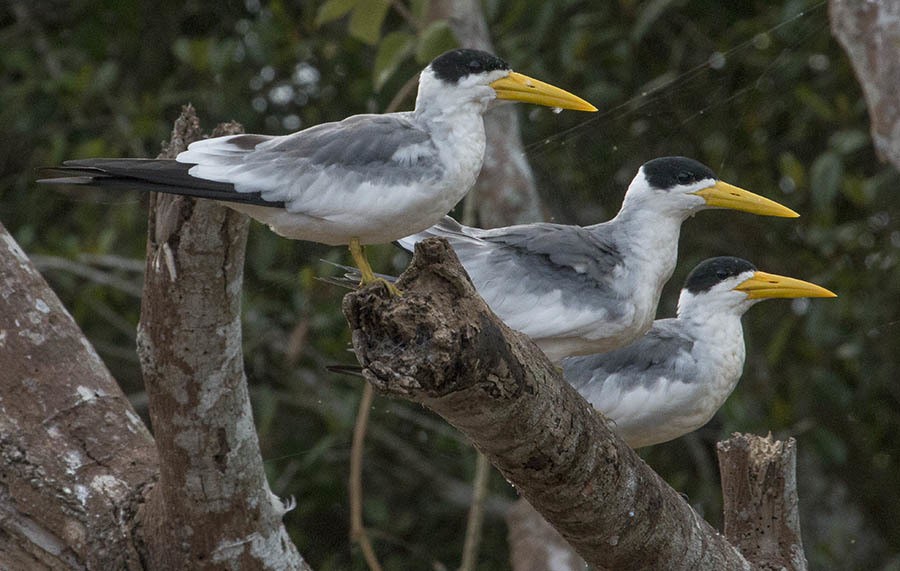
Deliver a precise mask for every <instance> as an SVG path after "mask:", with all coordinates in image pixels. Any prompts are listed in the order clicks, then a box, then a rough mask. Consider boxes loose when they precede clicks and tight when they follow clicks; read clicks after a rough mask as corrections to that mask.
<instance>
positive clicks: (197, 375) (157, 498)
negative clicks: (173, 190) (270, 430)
mask: <svg viewBox="0 0 900 571" xmlns="http://www.w3.org/2000/svg"><path fill="white" fill-rule="evenodd" d="M235 132H241V129H240V126H238V125H226V126H225V127H224V128H221V129H219V130H218V133H214V134H227V133H235ZM200 137H201V133H200V128H199V120H198V119H197V116H196V114H195V113H194V111H193V109H192V108H190V107H189V106H188V107H186V108H185V109H184V111H183V112H182V115H181V117H179V119H178V121H176V124H175V130H174V131H173V133H172V141H171V144H170V145H169V147H168V149H167V152H166V153H164V156H168V157H174V156H175V155H176V154H177V153H178V152H180V151H182V150H184V149H185V148H186V147H187V145H188V144H189V143H190V142H192V141H195V140H197V139H199V138H200ZM247 227H248V219H247V218H246V217H245V216H243V215H241V214H238V213H236V212H234V211H232V210H230V209H227V208H224V207H222V206H220V205H219V204H217V203H215V202H211V201H206V200H197V201H195V200H191V199H188V198H183V197H178V196H170V195H154V196H152V198H151V201H150V224H149V239H148V244H147V269H146V278H145V285H144V295H143V301H142V310H141V323H140V326H139V329H138V352H139V354H140V357H141V364H142V369H143V374H144V382H145V385H146V388H147V397H148V404H149V411H150V418H151V420H152V423H153V429H154V434H155V436H156V443H157V448H158V450H159V457H160V479H159V483H158V485H157V486H156V487H155V488H154V489H153V490H152V492H151V494H150V497H149V498H148V501H147V504H145V506H144V509H143V510H142V511H141V513H140V514H139V515H140V525H141V530H142V531H143V539H144V542H145V543H144V545H143V546H142V554H143V555H144V557H145V561H146V565H147V567H148V568H151V569H213V568H214V569H222V568H241V569H308V566H307V565H306V563H305V562H304V561H303V559H302V558H301V557H300V555H299V554H298V553H297V550H296V548H295V547H294V545H293V543H291V540H290V538H289V537H288V535H287V531H286V530H285V528H284V526H283V525H282V522H281V518H282V515H283V514H284V512H285V511H286V509H287V506H286V505H285V503H284V502H282V501H281V500H279V499H278V498H277V497H275V496H274V495H273V494H272V492H271V491H270V490H269V486H268V483H267V482H266V478H265V473H264V471H263V463H262V456H261V454H260V450H259V442H258V440H257V436H256V431H255V430H254V426H253V416H252V412H251V408H250V399H249V395H248V391H247V383H246V380H245V378H244V370H243V356H242V353H241V320H240V292H241V284H242V277H243V274H242V271H243V264H244V246H245V244H246V237H247Z"/></svg>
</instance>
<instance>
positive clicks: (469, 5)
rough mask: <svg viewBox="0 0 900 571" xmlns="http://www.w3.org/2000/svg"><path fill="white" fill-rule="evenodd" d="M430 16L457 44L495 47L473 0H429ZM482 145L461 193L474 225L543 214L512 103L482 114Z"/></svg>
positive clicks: (518, 220)
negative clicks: (478, 164) (477, 166)
mask: <svg viewBox="0 0 900 571" xmlns="http://www.w3.org/2000/svg"><path fill="white" fill-rule="evenodd" d="M429 16H430V18H431V19H432V20H447V21H448V22H449V24H450V29H451V30H453V34H454V35H455V36H456V39H457V41H459V44H460V46H462V47H465V48H474V49H479V50H485V51H488V52H491V53H493V52H494V46H493V44H492V43H491V37H490V34H489V33H488V29H487V23H486V22H485V20H484V13H483V12H482V10H481V3H480V2H478V1H477V0H434V1H433V2H432V3H431V11H430V14H429ZM484 129H485V134H486V135H487V146H486V148H485V152H484V166H482V168H481V174H480V175H479V176H478V181H477V182H476V183H475V187H474V188H472V190H470V191H469V194H468V195H467V196H466V201H467V202H466V210H467V211H468V212H471V213H473V214H474V218H475V219H476V220H474V221H472V223H473V224H475V225H477V226H480V227H482V228H495V227H497V226H509V225H512V224H522V223H525V222H537V221H539V220H542V219H543V214H542V212H541V199H540V196H538V193H537V188H536V187H535V184H534V174H533V173H532V171H531V166H530V165H529V164H528V159H527V158H526V157H525V148H524V146H523V145H522V135H521V133H520V132H519V115H518V111H517V110H516V106H515V105H502V106H499V107H496V108H494V109H492V110H491V111H489V112H488V113H487V114H486V115H485V117H484Z"/></svg>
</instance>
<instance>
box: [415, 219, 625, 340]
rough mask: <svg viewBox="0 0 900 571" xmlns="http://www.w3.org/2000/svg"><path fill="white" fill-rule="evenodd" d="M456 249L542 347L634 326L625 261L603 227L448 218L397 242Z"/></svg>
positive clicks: (492, 299)
mask: <svg viewBox="0 0 900 571" xmlns="http://www.w3.org/2000/svg"><path fill="white" fill-rule="evenodd" d="M432 236H439V237H442V238H446V239H447V240H449V241H450V244H451V246H452V247H453V249H454V250H455V251H456V254H457V255H458V256H459V259H460V261H461V262H462V264H463V266H465V268H466V271H467V272H468V273H469V276H470V277H471V278H472V281H473V282H474V283H475V287H476V288H477V289H478V292H479V293H480V294H481V296H482V297H483V298H484V299H485V301H487V303H488V304H489V305H490V306H491V309H493V310H494V312H495V313H497V315H499V316H500V317H501V318H502V319H503V320H504V321H505V322H506V323H507V324H508V325H509V326H510V327H512V328H513V329H516V330H518V331H522V332H523V333H526V334H528V335H529V336H531V337H532V338H533V339H535V341H537V342H538V344H540V343H541V340H542V339H553V338H556V337H578V336H580V335H593V334H596V332H597V327H598V323H603V322H611V321H628V320H629V319H630V317H627V316H628V315H629V314H630V312H632V311H633V306H632V305H631V304H629V303H624V302H623V300H622V299H620V296H618V295H617V294H616V293H615V288H614V285H615V280H616V278H617V277H616V271H615V270H616V267H617V266H618V265H619V264H621V262H622V255H621V253H620V251H619V249H618V248H617V247H616V244H615V242H614V241H613V240H611V239H608V238H609V237H607V236H605V234H604V232H603V229H602V225H598V226H597V227H594V228H592V229H591V230H588V229H585V228H582V227H580V226H564V225H560V224H526V225H521V226H510V227H507V228H497V229H493V230H479V229H477V228H470V227H467V226H463V225H461V224H459V223H457V222H456V221H454V220H453V219H452V218H449V217H445V218H444V219H443V220H442V221H441V222H440V223H439V224H437V225H435V226H432V227H431V228H429V229H427V230H425V231H424V232H421V233H419V234H416V235H414V236H409V237H407V238H404V239H402V240H400V241H399V244H400V245H401V246H402V247H404V248H406V249H408V250H412V247H413V245H414V244H415V243H416V242H418V241H420V240H422V239H424V238H427V237H432Z"/></svg>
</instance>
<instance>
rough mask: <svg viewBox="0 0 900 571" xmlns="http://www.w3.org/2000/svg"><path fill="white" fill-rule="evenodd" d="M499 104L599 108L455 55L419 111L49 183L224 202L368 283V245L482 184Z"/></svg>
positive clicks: (218, 141) (195, 148)
mask: <svg viewBox="0 0 900 571" xmlns="http://www.w3.org/2000/svg"><path fill="white" fill-rule="evenodd" d="M495 100H508V101H523V102H527V103H534V104H537V105H545V106H549V107H554V108H559V109H575V110H581V111H596V110H597V108H596V107H594V106H593V105H591V104H590V103H588V102H587V101H584V100H583V99H581V98H579V97H576V96H575V95H572V94H571V93H568V92H566V91H563V90H562V89H559V88H557V87H554V86H552V85H549V84H546V83H543V82H541V81H538V80H536V79H533V78H530V77H528V76H526V75H523V74H520V73H516V72H514V71H512V70H511V69H510V67H509V65H508V64H507V63H506V62H505V61H503V60H502V59H500V58H499V57H496V56H494V55H491V54H489V53H486V52H483V51H478V50H469V49H457V50H452V51H449V52H446V53H444V54H442V55H440V56H438V57H437V58H435V59H434V60H433V61H432V62H431V63H430V64H429V65H428V66H427V67H426V68H425V69H424V70H423V71H422V73H421V74H420V77H419V89H418V95H417V97H416V104H415V109H414V110H413V111H409V112H400V113H387V114H382V115H354V116H352V117H348V118H346V119H344V120H343V121H340V122H335V123H325V124H321V125H316V126H314V127H310V128H308V129H305V130H302V131H299V132H297V133H293V134H291V135H283V136H269V135H250V134H244V135H230V136H225V137H217V138H213V139H206V140H203V141H197V142H195V143H193V144H191V145H190V146H189V147H188V149H187V150H186V151H184V152H182V153H181V154H179V155H178V156H177V157H176V158H175V159H174V160H172V159H84V160H72V161H66V162H65V163H64V166H62V167H54V168H52V169H48V170H50V171H52V172H53V173H54V174H62V175H63V178H50V179H43V180H40V181H39V182H48V183H54V184H86V185H93V186H104V187H113V188H120V189H134V190H141V191H155V192H166V193H172V194H182V195H188V196H193V197H200V198H211V199H214V200H220V201H223V202H224V203H225V204H226V205H227V206H229V207H231V208H233V209H235V210H238V211H240V212H243V213H245V214H247V215H249V216H250V217H252V218H255V219H256V220H259V221H260V222H262V223H263V224H266V225H268V226H269V228H271V229H272V230H273V231H274V232H275V233H277V234H280V235H281V236H285V237H287V238H291V239H297V240H310V241H314V242H321V243H324V244H330V245H339V244H346V245H349V247H350V252H351V255H352V256H353V260H354V262H355V263H356V265H357V266H358V267H359V269H360V272H361V274H362V281H363V282H364V283H367V282H370V281H373V280H375V277H374V275H373V273H372V269H371V267H370V266H369V264H368V262H367V260H366V258H365V255H364V253H363V248H362V245H364V244H375V243H383V242H391V241H393V240H396V239H398V238H401V237H403V236H406V235H409V234H414V233H416V232H419V231H421V230H424V229H425V228H428V227H429V226H431V225H432V224H435V223H436V222H438V221H439V220H440V218H441V216H443V215H444V214H446V213H447V212H449V211H450V209H451V208H453V206H454V205H455V204H456V203H457V202H459V200H460V199H461V198H462V197H463V196H464V195H465V194H466V193H467V192H468V191H469V189H470V188H471V187H472V185H473V184H474V183H475V179H476V177H477V176H478V173H479V171H480V170H481V164H482V161H483V159H484V150H485V134H484V121H483V118H482V116H483V114H484V113H485V111H486V110H487V109H488V107H489V106H490V105H491V103H492V102H494V101H495ZM60 171H61V172H60Z"/></svg>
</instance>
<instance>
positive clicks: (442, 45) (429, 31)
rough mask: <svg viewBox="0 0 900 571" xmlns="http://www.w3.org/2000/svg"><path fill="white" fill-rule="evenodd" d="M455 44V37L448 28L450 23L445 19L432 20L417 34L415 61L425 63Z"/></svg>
mask: <svg viewBox="0 0 900 571" xmlns="http://www.w3.org/2000/svg"><path fill="white" fill-rule="evenodd" d="M456 46H457V42H456V37H455V36H454V35H453V32H452V31H451V30H450V24H448V23H447V22H446V21H445V20H438V21H437V22H432V23H431V24H429V25H428V27H427V28H425V29H424V30H423V31H422V34H421V35H420V36H419V45H418V46H417V47H416V61H417V62H419V63H421V64H426V63H428V62H430V61H431V60H433V59H434V58H435V57H436V56H438V55H440V54H442V53H444V52H445V51H447V50H450V49H453V48H455V47H456Z"/></svg>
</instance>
